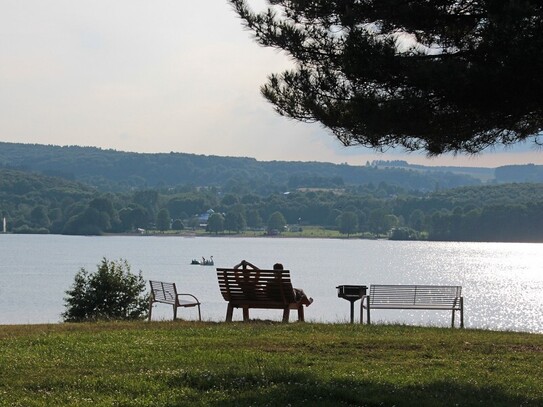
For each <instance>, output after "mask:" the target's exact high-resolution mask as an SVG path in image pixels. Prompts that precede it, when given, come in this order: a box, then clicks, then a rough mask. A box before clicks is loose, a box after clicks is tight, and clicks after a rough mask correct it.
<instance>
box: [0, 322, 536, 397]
mask: <svg viewBox="0 0 543 407" xmlns="http://www.w3.org/2000/svg"><path fill="white" fill-rule="evenodd" d="M542 378H543V335H536V334H526V333H513V332H492V331H481V330H460V329H446V328H422V327H408V326H397V325H394V326H392V325H372V326H366V325H364V326H361V325H349V324H299V323H291V324H280V323H271V322H265V321H262V322H252V323H247V324H244V323H231V324H226V323H210V322H205V323H197V322H183V321H176V322H152V323H145V322H137V323H89V324H56V325H29V326H1V327H0V406H25V407H26V406H287V405H291V406H365V405H367V406H392V405H396V406H454V405H459V406H472V405H479V406H480V405H485V406H486V405H488V406H520V405H523V406H537V405H539V406H540V405H543V386H542V384H541V379H542Z"/></svg>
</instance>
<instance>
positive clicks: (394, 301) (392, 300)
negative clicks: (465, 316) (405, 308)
mask: <svg viewBox="0 0 543 407" xmlns="http://www.w3.org/2000/svg"><path fill="white" fill-rule="evenodd" d="M461 295H462V287H461V286H438V285H371V286H370V305H378V304H390V305H414V306H417V305H425V304H432V305H444V306H449V305H450V306H452V305H453V304H456V303H457V302H458V299H459V297H460V296H461Z"/></svg>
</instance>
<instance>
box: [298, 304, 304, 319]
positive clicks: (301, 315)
mask: <svg viewBox="0 0 543 407" xmlns="http://www.w3.org/2000/svg"><path fill="white" fill-rule="evenodd" d="M298 322H305V318H304V306H303V305H300V306H299V307H298Z"/></svg>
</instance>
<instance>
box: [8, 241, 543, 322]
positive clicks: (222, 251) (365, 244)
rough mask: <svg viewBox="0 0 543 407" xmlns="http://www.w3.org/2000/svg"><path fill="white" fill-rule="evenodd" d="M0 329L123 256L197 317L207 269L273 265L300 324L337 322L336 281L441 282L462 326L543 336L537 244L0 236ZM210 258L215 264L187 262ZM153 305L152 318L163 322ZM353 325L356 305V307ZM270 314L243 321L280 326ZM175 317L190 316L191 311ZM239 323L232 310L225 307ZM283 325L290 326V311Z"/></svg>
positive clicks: (408, 316) (213, 287) (27, 318)
mask: <svg viewBox="0 0 543 407" xmlns="http://www.w3.org/2000/svg"><path fill="white" fill-rule="evenodd" d="M0 247H1V248H2V251H1V253H2V261H1V262H0V324H29V323H30V324H38V323H56V322H60V321H61V320H62V319H61V316H60V314H61V313H62V312H63V310H64V300H63V298H64V296H65V291H66V290H67V289H69V288H70V286H71V285H72V283H73V278H74V275H75V273H76V272H77V271H78V270H79V269H80V268H81V267H84V268H86V269H87V270H88V271H91V272H94V271H95V270H96V266H97V264H99V263H100V261H101V259H102V258H103V257H106V258H107V259H108V260H116V259H119V258H123V259H126V260H127V261H128V262H129V264H130V265H131V266H132V271H133V272H138V271H139V270H141V271H142V273H143V277H144V278H145V279H146V280H149V279H155V280H163V281H171V282H175V283H177V285H178V290H179V291H180V292H188V293H192V294H194V295H196V296H197V297H198V298H199V299H200V301H201V302H202V316H203V319H205V320H211V321H223V320H224V317H225V313H226V302H225V301H224V300H223V299H222V297H221V295H220V292H219V288H218V284H217V278H216V272H215V267H231V266H233V265H235V264H236V263H238V262H239V261H240V260H242V259H246V260H248V261H250V262H252V263H254V264H255V265H257V266H259V267H262V268H271V266H272V265H273V264H274V263H275V262H281V263H283V264H284V266H285V268H287V269H290V270H291V276H292V281H293V285H294V286H295V287H300V288H303V289H304V290H305V291H306V292H307V293H308V295H310V296H311V297H313V298H314V300H315V301H314V303H313V304H312V305H311V306H310V307H309V308H308V309H307V310H306V320H307V321H312V322H329V323H343V322H347V321H348V320H349V303H348V302H347V301H345V300H343V299H341V298H338V297H337V291H336V286H338V285H342V284H364V285H370V284H444V285H461V286H462V287H463V296H464V306H465V325H466V327H467V328H484V329H497V330H514V331H525V332H538V333H543V312H542V311H541V310H542V309H543V271H542V267H541V258H543V245H541V244H526V243H458V242H400V241H388V240H358V239H357V240H340V239H303V238H295V239H288V238H260V237H255V238H235V237H197V238H187V237H151V236H100V237H98V236H95V237H83V236H60V235H0ZM202 256H205V257H206V258H209V257H210V256H213V257H214V260H215V267H207V266H193V265H190V262H191V260H192V259H193V258H197V259H200V258H201V257H202ZM171 314H172V312H171V308H170V307H169V306H166V305H161V304H159V305H157V306H156V307H155V309H154V310H153V318H155V316H156V318H157V319H171V316H172V315H171ZM355 315H356V320H358V318H359V302H357V303H356V313H355ZM281 316H282V313H281V311H277V310H251V317H252V318H258V319H270V320H275V321H280V320H281ZM180 317H181V318H187V319H195V318H196V312H195V311H194V310H192V309H189V310H185V309H181V310H180ZM234 319H235V320H241V311H240V310H235V311H234ZM291 319H292V320H295V315H294V313H293V314H292V315H291ZM372 320H373V321H374V322H385V323H391V322H400V323H406V324H417V325H435V326H449V325H450V312H449V311H412V310H403V311H402V310H391V311H388V310H387V311H383V310H377V311H374V313H372Z"/></svg>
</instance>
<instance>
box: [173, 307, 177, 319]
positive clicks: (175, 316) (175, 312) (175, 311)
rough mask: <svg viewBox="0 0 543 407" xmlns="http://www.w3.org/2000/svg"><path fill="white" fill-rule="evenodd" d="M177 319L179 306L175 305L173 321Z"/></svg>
mask: <svg viewBox="0 0 543 407" xmlns="http://www.w3.org/2000/svg"><path fill="white" fill-rule="evenodd" d="M176 319H177V305H173V320H174V321H175V320H176Z"/></svg>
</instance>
